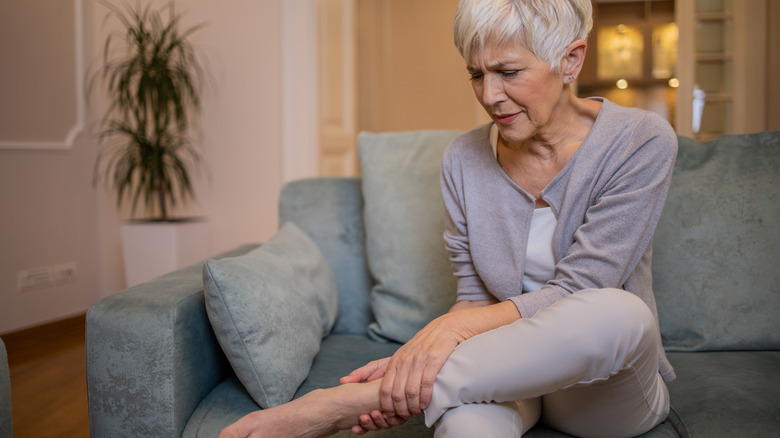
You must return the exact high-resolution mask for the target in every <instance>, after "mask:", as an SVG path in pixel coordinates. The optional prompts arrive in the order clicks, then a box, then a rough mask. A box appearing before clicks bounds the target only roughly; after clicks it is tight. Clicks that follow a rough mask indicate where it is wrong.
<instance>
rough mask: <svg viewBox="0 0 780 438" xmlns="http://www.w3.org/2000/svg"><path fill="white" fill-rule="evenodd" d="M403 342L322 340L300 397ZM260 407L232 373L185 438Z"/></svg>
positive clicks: (413, 427) (415, 428)
mask: <svg viewBox="0 0 780 438" xmlns="http://www.w3.org/2000/svg"><path fill="white" fill-rule="evenodd" d="M399 346H400V344H396V343H379V342H374V341H372V340H370V339H369V338H367V337H365V336H354V335H336V334H333V335H330V336H328V337H327V338H326V339H324V340H323V341H322V347H321V349H320V354H319V355H317V358H316V359H315V360H314V363H313V364H312V367H311V375H310V376H309V378H308V379H306V382H304V383H303V385H301V387H300V388H299V389H298V391H297V392H296V394H295V398H298V397H300V396H302V395H304V394H307V393H308V392H310V391H312V390H314V389H318V388H329V387H332V386H335V385H338V379H339V377H341V376H344V375H346V374H348V373H349V372H350V371H352V370H353V369H355V368H357V367H359V366H361V365H363V364H365V363H367V362H370V361H371V360H374V359H379V358H382V357H387V356H390V355H392V354H393V353H394V352H395V350H396V349H397V348H398V347H399ZM256 409H257V405H256V404H255V403H254V402H253V401H252V398H251V396H250V395H249V394H248V393H247V392H246V390H245V389H244V387H243V386H242V385H241V383H240V382H239V381H238V380H237V379H236V378H235V377H229V378H228V379H226V380H225V381H223V382H222V383H220V384H219V385H218V386H217V387H216V388H214V390H212V391H211V393H210V394H209V395H208V396H206V398H205V399H204V400H203V401H202V402H201V404H200V405H199V406H198V407H197V409H195V412H194V413H193V414H192V416H190V419H189V421H188V422H187V427H186V428H185V430H184V434H183V438H196V437H211V436H217V435H218V434H219V432H220V431H221V430H222V429H224V428H225V427H227V426H228V425H230V424H232V423H234V422H235V421H236V420H238V419H239V418H241V417H243V416H244V415H246V414H248V413H250V412H252V411H254V410H256ZM333 436H334V437H353V436H355V435H353V434H352V433H350V432H349V431H346V430H344V431H341V432H339V433H337V434H335V435H333ZM366 436H369V437H371V436H379V437H384V438H392V437H398V438H430V437H432V436H433V429H428V428H427V427H426V426H425V423H424V421H423V417H421V416H420V417H415V418H412V419H411V420H410V421H408V422H407V423H405V424H404V425H403V426H399V427H394V428H392V429H388V430H380V431H378V432H369V433H368V434H367V435H366ZM525 436H527V437H528V438H567V437H571V435H567V434H565V433H562V432H557V431H553V430H551V429H548V428H546V427H545V426H544V425H538V426H536V427H534V428H532V429H531V430H530V431H528V434H527V435H524V437H525ZM677 436H678V435H677V433H676V432H675V429H674V428H673V427H672V425H671V424H670V422H669V421H665V422H663V423H661V424H660V425H658V426H657V427H656V428H655V429H653V430H651V431H650V432H648V433H646V434H644V435H642V438H676V437H677Z"/></svg>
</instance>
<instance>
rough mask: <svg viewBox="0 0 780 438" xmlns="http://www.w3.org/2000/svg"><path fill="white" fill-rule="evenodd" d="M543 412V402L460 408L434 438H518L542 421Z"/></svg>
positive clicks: (450, 412)
mask: <svg viewBox="0 0 780 438" xmlns="http://www.w3.org/2000/svg"><path fill="white" fill-rule="evenodd" d="M541 408H542V400H541V398H535V399H531V400H524V401H520V402H505V403H469V404H464V405H460V406H457V407H454V408H452V409H449V410H448V411H447V412H445V413H444V415H443V416H442V417H441V419H440V420H439V422H438V423H437V425H436V432H435V434H434V438H443V437H446V438H475V437H479V438H513V437H515V438H519V437H521V436H523V434H524V433H526V432H527V431H528V429H530V428H531V427H533V426H534V425H535V424H536V422H537V421H539V416H540V414H541Z"/></svg>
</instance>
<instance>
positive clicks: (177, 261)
mask: <svg viewBox="0 0 780 438" xmlns="http://www.w3.org/2000/svg"><path fill="white" fill-rule="evenodd" d="M208 241H209V239H208V222H206V221H205V220H202V219H190V220H177V221H168V222H158V221H126V222H123V223H122V253H123V255H124V264H125V281H126V284H127V287H132V286H135V285H137V284H141V283H144V282H146V281H149V280H151V279H153V278H156V277H159V276H161V275H163V274H166V273H168V272H172V271H175V270H177V269H179V268H182V267H184V266H188V265H191V264H193V263H197V262H200V261H202V260H204V259H206V258H207V257H208V251H209V242H208Z"/></svg>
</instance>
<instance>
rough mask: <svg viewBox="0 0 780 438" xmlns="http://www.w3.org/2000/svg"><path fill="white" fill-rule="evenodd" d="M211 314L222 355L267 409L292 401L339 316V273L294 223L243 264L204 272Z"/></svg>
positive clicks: (224, 263) (213, 263)
mask: <svg viewBox="0 0 780 438" xmlns="http://www.w3.org/2000/svg"><path fill="white" fill-rule="evenodd" d="M203 282H204V293H205V298H206V311H207V313H208V317H209V320H210V321H211V326H212V327H213V329H214V333H215V334H216V336H217V340H218V341H219V344H220V346H221V347H222V350H223V351H224V352H225V355H226V356H227V359H228V361H229V362H230V364H231V366H232V367H233V370H234V371H235V373H236V375H237V376H238V379H239V380H240V381H241V383H242V384H243V385H244V387H245V388H246V390H247V392H249V394H250V395H251V396H252V398H253V399H254V400H255V401H256V402H257V404H258V405H260V407H262V408H270V407H273V406H277V405H280V404H282V403H286V402H288V401H290V400H291V399H292V397H293V395H294V394H295V391H296V390H297V389H298V387H299V386H300V385H301V383H302V382H303V381H304V380H305V379H306V377H307V376H308V375H309V370H310V368H311V364H312V361H313V360H314V357H315V356H316V355H317V353H318V352H319V349H320V342H321V340H322V338H323V336H325V335H327V334H328V333H329V332H330V329H331V328H332V327H333V323H334V322H335V319H336V314H337V312H338V291H337V287H336V282H335V279H334V277H333V272H332V271H331V268H330V266H329V265H328V263H327V261H326V260H325V258H324V256H323V255H322V252H321V251H320V249H319V248H318V247H317V245H316V244H315V243H314V242H313V241H312V240H311V238H309V237H308V236H307V235H306V234H305V233H304V232H303V231H301V230H300V229H299V228H298V227H297V226H296V225H294V224H293V223H291V222H290V223H287V224H285V225H284V226H282V228H281V229H280V230H279V232H278V233H277V234H276V235H275V236H273V237H272V238H271V239H270V240H269V241H268V242H267V243H265V244H264V245H262V246H260V247H259V248H257V249H255V250H253V251H250V252H248V253H246V254H244V255H241V256H238V257H231V258H225V259H221V260H208V261H207V262H206V263H205V265H204V268H203Z"/></svg>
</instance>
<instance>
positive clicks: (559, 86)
mask: <svg viewBox="0 0 780 438" xmlns="http://www.w3.org/2000/svg"><path fill="white" fill-rule="evenodd" d="M467 69H468V71H469V73H470V74H471V85H472V87H473V88H474V94H475V95H476V96H477V100H479V103H480V104H481V105H482V107H483V108H485V111H487V113H488V115H489V116H490V118H491V119H493V121H494V122H495V123H496V125H497V126H498V131H499V133H500V134H501V137H502V138H503V139H504V140H505V141H506V142H507V143H509V144H511V143H518V142H521V141H524V140H527V139H529V138H531V137H534V136H536V135H539V134H542V135H543V134H544V133H545V131H546V130H547V129H550V125H551V121H552V120H553V116H554V114H555V112H556V110H557V109H558V105H559V103H560V102H562V101H563V96H564V95H563V77H562V75H561V74H558V73H554V72H553V71H551V70H550V67H549V65H548V64H547V63H546V62H544V61H542V60H541V59H539V58H537V57H536V55H534V54H533V53H532V52H531V51H530V50H528V49H527V48H526V47H525V45H524V44H514V45H507V46H506V47H503V46H496V45H494V44H490V43H487V44H485V48H484V50H483V51H482V52H481V53H476V54H475V55H473V56H472V57H471V61H470V62H469V63H468V65H467Z"/></svg>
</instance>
